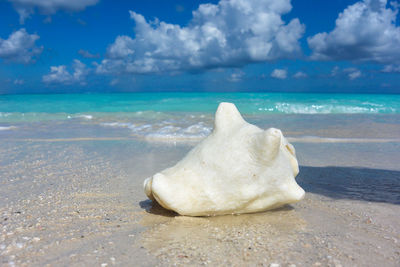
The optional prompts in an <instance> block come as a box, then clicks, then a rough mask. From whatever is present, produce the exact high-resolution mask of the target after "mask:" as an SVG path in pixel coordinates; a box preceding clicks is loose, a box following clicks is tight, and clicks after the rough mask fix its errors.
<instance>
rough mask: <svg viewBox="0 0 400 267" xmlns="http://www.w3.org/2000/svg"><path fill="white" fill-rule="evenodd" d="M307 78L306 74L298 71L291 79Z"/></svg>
mask: <svg viewBox="0 0 400 267" xmlns="http://www.w3.org/2000/svg"><path fill="white" fill-rule="evenodd" d="M307 77H308V75H307V73H304V72H302V71H298V72H296V73H295V74H294V75H293V78H296V79H300V78H307Z"/></svg>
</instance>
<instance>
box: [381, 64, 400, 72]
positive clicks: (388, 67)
mask: <svg viewBox="0 0 400 267" xmlns="http://www.w3.org/2000/svg"><path fill="white" fill-rule="evenodd" d="M382 72H389V73H390V72H396V73H400V64H399V65H395V64H390V65H386V66H385V67H384V68H383V69H382Z"/></svg>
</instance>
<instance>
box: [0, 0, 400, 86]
mask: <svg viewBox="0 0 400 267" xmlns="http://www.w3.org/2000/svg"><path fill="white" fill-rule="evenodd" d="M399 8H400V2H399V1H397V0H394V1H386V0H362V1H350V0H333V1H326V0H293V1H290V0H280V1H276V0H220V1H214V0H204V1H202V0H198V1H190V0H146V1H139V0H136V1H123V0H114V1H111V0H46V1H44V0H0V94H15V93H17V94H19V93H80V92H161V91H175V92H176V91H179V92H184V91H188V92H191V91H199V92H210V91H217V92H248V91H251V92H321V93H396V94H398V93H400V15H399V14H398V10H399Z"/></svg>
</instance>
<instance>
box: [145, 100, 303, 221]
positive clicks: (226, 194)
mask: <svg viewBox="0 0 400 267" xmlns="http://www.w3.org/2000/svg"><path fill="white" fill-rule="evenodd" d="M298 172H299V165H298V163H297V159H296V156H295V150H294V147H293V146H292V145H291V144H289V143H288V141H287V140H286V139H285V138H284V137H283V135H282V133H281V131H280V130H278V129H274V128H270V129H268V130H265V131H264V130H261V129H260V128H258V127H257V126H255V125H252V124H249V123H247V122H246V121H245V120H244V119H243V118H242V116H241V115H240V113H239V111H238V110H237V108H236V106H235V105H234V104H232V103H221V104H220V105H219V107H218V110H217V112H216V115H215V126H214V130H213V132H212V133H211V134H210V135H209V136H208V137H207V138H206V139H204V140H203V141H202V142H201V143H199V144H198V145H197V146H196V147H194V148H193V149H192V150H191V151H190V152H189V153H188V154H187V155H186V156H185V157H184V158H183V159H182V160H181V161H179V162H178V163H177V164H176V165H175V166H173V167H171V168H168V169H165V170H163V171H162V172H159V173H157V174H155V175H154V176H153V177H151V178H147V179H146V180H145V181H144V189H145V193H146V195H147V196H148V197H149V198H150V199H152V200H153V201H154V200H155V201H157V202H158V203H159V204H160V205H161V206H162V207H164V208H166V209H169V210H173V211H175V212H177V213H179V214H181V215H189V216H212V215H222V214H240V213H250V212H258V211H264V210H268V209H273V208H277V207H279V206H282V205H284V204H289V203H295V202H297V201H300V200H301V199H303V197H304V194H305V193H304V190H303V189H302V188H301V187H300V186H299V185H298V184H297V183H296V181H295V179H294V177H295V176H296V175H297V174H298Z"/></svg>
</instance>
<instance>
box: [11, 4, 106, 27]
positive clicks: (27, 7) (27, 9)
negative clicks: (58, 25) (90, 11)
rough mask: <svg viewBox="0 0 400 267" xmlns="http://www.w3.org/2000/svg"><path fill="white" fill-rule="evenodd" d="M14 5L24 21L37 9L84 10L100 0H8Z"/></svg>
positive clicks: (46, 12)
mask: <svg viewBox="0 0 400 267" xmlns="http://www.w3.org/2000/svg"><path fill="white" fill-rule="evenodd" d="M8 1H9V2H11V3H12V4H13V6H14V8H15V9H16V10H17V12H18V14H19V21H20V23H21V24H23V23H24V21H25V19H27V18H29V17H30V15H32V14H33V13H35V9H38V10H39V12H41V13H43V14H46V15H50V14H54V13H56V12H57V11H58V10H66V11H82V10H84V9H85V8H86V7H87V6H93V5H95V4H97V2H98V1H99V0H8Z"/></svg>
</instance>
